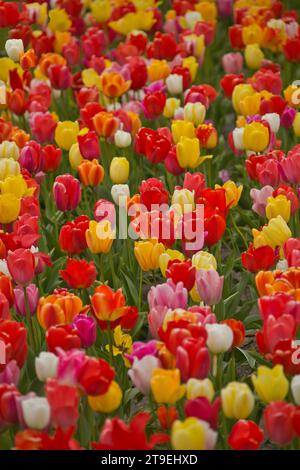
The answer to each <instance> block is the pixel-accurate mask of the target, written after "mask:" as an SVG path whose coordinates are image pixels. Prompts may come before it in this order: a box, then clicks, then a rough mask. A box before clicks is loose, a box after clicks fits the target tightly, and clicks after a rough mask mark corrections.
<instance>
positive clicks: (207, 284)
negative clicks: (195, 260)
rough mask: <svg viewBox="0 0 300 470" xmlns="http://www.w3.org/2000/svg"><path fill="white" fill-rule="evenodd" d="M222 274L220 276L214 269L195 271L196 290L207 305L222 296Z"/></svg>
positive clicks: (217, 300) (214, 303)
mask: <svg viewBox="0 0 300 470" xmlns="http://www.w3.org/2000/svg"><path fill="white" fill-rule="evenodd" d="M223 284H224V276H220V275H219V274H218V272H217V271H215V270H214V269H209V270H208V271H205V269H199V270H198V271H197V273H196V286H197V291H198V293H199V295H200V297H201V299H202V300H203V302H204V303H205V304H207V305H216V304H218V303H219V302H220V300H221V297H222V291H223Z"/></svg>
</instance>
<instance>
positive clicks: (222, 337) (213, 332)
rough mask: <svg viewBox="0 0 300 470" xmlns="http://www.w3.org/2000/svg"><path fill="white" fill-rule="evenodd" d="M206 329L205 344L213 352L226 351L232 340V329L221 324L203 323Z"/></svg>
mask: <svg viewBox="0 0 300 470" xmlns="http://www.w3.org/2000/svg"><path fill="white" fill-rule="evenodd" d="M205 328H206V331H207V335H208V338H207V342H206V344H207V346H208V349H209V350H210V351H211V352H212V353H214V354H220V353H224V352H226V351H228V349H230V347H231V345H232V342H233V332H232V329H231V328H230V327H229V326H227V325H223V324H219V323H214V324H209V325H205Z"/></svg>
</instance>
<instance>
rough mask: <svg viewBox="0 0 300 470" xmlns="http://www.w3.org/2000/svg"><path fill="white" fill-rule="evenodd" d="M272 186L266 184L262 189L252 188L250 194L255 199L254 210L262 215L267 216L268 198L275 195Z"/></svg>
mask: <svg viewBox="0 0 300 470" xmlns="http://www.w3.org/2000/svg"><path fill="white" fill-rule="evenodd" d="M273 191H274V188H272V186H264V187H263V188H261V189H256V188H252V189H251V191H250V196H251V199H252V201H253V205H252V210H253V211H254V212H256V213H257V214H258V215H261V216H262V217H265V216H266V206H267V200H268V198H269V197H271V196H272V195H273Z"/></svg>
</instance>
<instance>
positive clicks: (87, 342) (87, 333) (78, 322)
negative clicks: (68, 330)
mask: <svg viewBox="0 0 300 470" xmlns="http://www.w3.org/2000/svg"><path fill="white" fill-rule="evenodd" d="M73 325H74V326H75V328H76V330H77V332H78V335H79V337H80V339H81V344H82V346H83V347H84V348H89V347H90V346H92V345H93V344H94V343H95V342H96V322H95V320H94V318H93V317H88V316H87V315H85V314H79V315H77V316H76V317H75V318H74V320H73Z"/></svg>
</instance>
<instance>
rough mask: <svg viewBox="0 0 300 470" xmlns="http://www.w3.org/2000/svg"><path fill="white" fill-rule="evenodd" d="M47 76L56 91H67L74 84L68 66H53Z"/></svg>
mask: <svg viewBox="0 0 300 470" xmlns="http://www.w3.org/2000/svg"><path fill="white" fill-rule="evenodd" d="M47 75H48V77H49V79H50V82H51V85H52V87H53V88H55V89H56V90H66V89H67V88H70V86H71V84H72V75H71V73H70V70H69V69H68V67H67V66H66V65H61V64H52V65H50V66H49V67H48V70H47Z"/></svg>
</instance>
